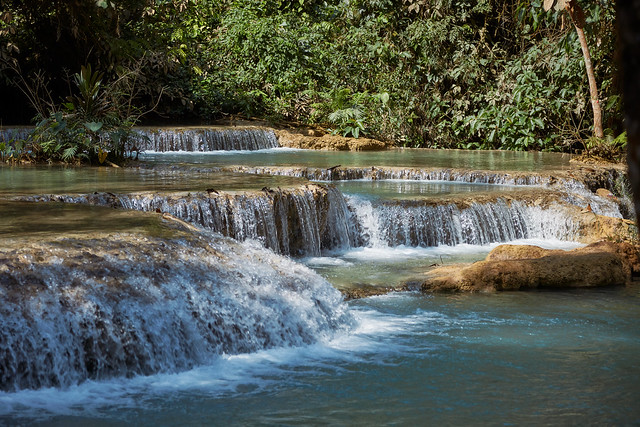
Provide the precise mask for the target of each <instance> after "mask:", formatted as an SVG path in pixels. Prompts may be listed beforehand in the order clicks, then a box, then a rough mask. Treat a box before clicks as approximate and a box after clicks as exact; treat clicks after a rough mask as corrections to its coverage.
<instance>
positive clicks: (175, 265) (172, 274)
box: [0, 233, 351, 391]
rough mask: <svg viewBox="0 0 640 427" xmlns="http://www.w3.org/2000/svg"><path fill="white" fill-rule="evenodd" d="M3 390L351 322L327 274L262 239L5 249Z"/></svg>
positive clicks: (127, 237) (284, 340)
mask: <svg viewBox="0 0 640 427" xmlns="http://www.w3.org/2000/svg"><path fill="white" fill-rule="evenodd" d="M0 301H1V303H0V389H1V390H5V391H16V390H21V389H38V388H42V387H52V386H55V387H67V386H70V385H73V384H78V383H81V382H83V381H85V380H87V379H106V378H112V377H131V376H135V375H149V374H153V373H158V372H177V371H182V370H185V369H189V368H191V367H193V366H195V365H199V364H205V363H211V362H212V360H214V359H215V358H216V357H218V356H220V355H222V354H238V353H247V352H255V351H258V350H262V349H268V348H274V347H289V346H300V345H306V344H310V343H315V342H318V341H321V340H323V339H328V338H330V337H332V336H333V335H334V334H335V333H336V332H337V331H339V330H343V329H345V328H348V327H349V325H350V322H351V317H350V315H349V314H348V312H347V311H346V306H345V305H344V304H343V303H342V298H341V296H340V294H339V293H338V291H336V290H335V289H334V288H333V287H332V286H331V285H330V284H329V283H327V282H326V281H325V280H324V279H322V278H321V277H320V276H318V275H317V274H315V273H313V272H312V271H311V270H309V269H307V268H306V267H304V266H301V265H299V264H296V263H294V262H292V261H290V260H288V259H285V258H282V257H280V256H278V255H275V254H273V253H272V252H270V251H267V250H265V249H263V248H261V247H259V246H258V245H252V244H248V243H244V244H240V243H237V242H234V241H232V240H230V239H225V238H223V237H220V236H219V235H215V234H207V233H202V234H198V235H188V236H185V237H182V238H175V239H160V238H153V237H148V236H141V235H131V234H112V235H102V236H99V237H95V238H91V239H82V238H70V239H61V240H53V241H47V242H42V241H40V242H37V243H34V244H30V245H24V244H13V245H12V244H11V242H4V244H3V245H2V247H1V248H0Z"/></svg>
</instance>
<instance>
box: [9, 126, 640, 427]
mask: <svg viewBox="0 0 640 427" xmlns="http://www.w3.org/2000/svg"><path fill="white" fill-rule="evenodd" d="M146 132H148V135H151V136H153V135H152V134H154V133H153V132H151V131H146ZM189 132H191V133H189ZM189 132H186V133H185V132H182V133H181V134H180V135H178V136H176V135H175V134H171V133H170V132H165V133H162V132H155V135H156V136H155V137H156V142H154V144H156V145H158V144H160V145H158V147H160V146H161V144H164V145H162V147H165V148H156V150H157V151H163V150H166V149H170V148H171V147H174V145H171V144H177V142H176V141H179V142H180V141H181V142H180V144H183V145H182V146H180V148H179V149H181V150H184V149H190V150H194V151H198V150H210V149H212V148H211V147H209V146H204V145H202V144H204V143H203V142H202V138H205V137H204V136H203V135H204V134H202V133H198V132H196V131H189ZM194 132H196V133H195V134H194ZM234 132H236V131H234ZM237 134H238V133H237V132H236V134H235V136H233V137H229V138H230V140H232V141H235V142H232V143H230V144H231V145H229V146H227V147H226V148H220V147H219V146H215V147H214V148H213V149H215V150H229V149H231V150H238V149H244V150H251V149H256V148H258V151H252V152H248V151H246V152H245V151H215V152H201V153H199V154H195V153H171V152H168V153H159V152H155V153H154V152H148V153H146V154H145V155H144V156H143V158H144V159H145V160H146V161H147V162H149V163H148V164H147V165H146V166H144V167H141V168H137V169H122V170H115V169H109V168H83V169H77V168H58V167H46V168H29V167H4V166H3V167H0V298H1V300H2V304H0V311H1V312H2V314H1V315H0V323H1V324H2V328H0V390H2V391H0V424H7V425H14V424H29V425H65V426H68V425H87V424H92V425H114V424H118V425H122V424H133V425H178V424H180V425H182V424H198V425H203V424H204V425H257V424H268V425H274V424H276V425H291V424H296V425H297V424H319V423H323V424H340V425H352V424H356V425H370V424H375V425H380V424H401V425H411V424H425V423H426V424H456V425H461V424H471V425H473V424H505V423H506V424H583V423H587V424H623V425H631V424H637V423H640V409H639V408H638V406H637V404H636V403H637V397H638V395H639V393H640V363H639V362H638V359H637V354H638V353H639V352H640V332H639V331H640V329H639V328H638V322H639V321H640V286H638V285H637V284H634V285H631V286H628V287H620V288H608V289H599V290H573V291H558V292H526V293H501V294H481V295H478V294H475V295H422V294H420V293H415V292H400V293H391V294H389V295H386V296H378V297H370V298H365V299H361V300H353V301H349V302H344V301H343V300H342V298H341V296H340V294H339V292H338V291H337V290H336V289H347V288H350V287H353V286H380V287H388V286H396V285H398V284H399V283H411V281H413V280H419V278H420V277H421V276H422V274H423V273H424V272H425V271H426V270H427V269H428V268H430V266H431V265H433V264H442V263H451V262H472V261H475V260H478V259H482V258H483V257H484V256H485V255H486V254H487V253H488V252H489V251H490V249H491V248H492V247H495V246H496V245H498V244H500V243H502V242H510V243H516V244H518V243H528V244H537V245H540V246H543V247H549V248H560V249H571V248H575V247H578V246H580V245H581V244H580V243H579V242H577V241H576V240H577V235H578V234H577V233H578V232H579V230H578V229H577V226H576V224H575V223H573V222H572V221H569V220H568V219H567V217H566V215H564V214H563V212H564V211H563V209H565V208H566V207H567V206H569V207H571V206H574V207H575V208H576V209H581V208H583V207H584V206H587V205H590V206H592V208H593V209H594V211H598V212H599V213H603V214H605V213H606V214H610V215H614V216H619V215H620V211H619V210H618V206H617V204H615V203H612V202H611V201H609V200H605V199H603V198H599V197H597V196H595V195H593V194H592V193H590V191H589V190H587V189H586V188H584V187H583V186H580V185H577V184H575V183H574V182H569V181H566V182H564V181H563V182H559V183H558V180H556V179H555V178H554V171H566V170H567V169H568V168H570V165H569V163H568V159H567V158H566V157H563V156H555V155H548V154H545V153H503V152H472V153H469V152H446V151H442V152H441V151H434V150H390V151H385V152H382V153H328V152H306V151H301V150H288V149H280V148H269V149H267V150H263V149H259V148H260V147H258V146H253V148H250V143H249V142H248V141H249V140H255V139H256V138H258V137H259V138H264V135H250V137H249V139H248V140H245V139H246V138H245V136H242V135H240V136H238V135H237ZM185 135H187V136H185ZM189 135H190V136H189ZM194 135H195V136H194ZM151 136H149V140H152V138H151ZM198 138H201V139H198ZM207 138H208V139H209V140H212V138H213V137H211V136H208V137H207ZM205 139H206V138H205ZM267 139H268V138H267ZM233 144H236V145H235V146H234V145H233ZM230 147H231V148H230ZM233 147H236V148H233ZM337 165H340V167H339V168H334V169H328V168H331V167H333V166H337ZM349 168H351V169H349ZM376 170H377V172H376ZM513 171H515V172H513ZM372 172H375V173H374V174H372ZM522 172H527V173H528V174H529V175H530V177H529V178H526V177H525V175H518V174H521V173H522ZM537 172H541V173H540V174H537ZM310 173H311V174H315V175H314V176H313V178H314V179H316V180H318V181H317V182H316V183H311V182H309V181H308V180H307V177H309V174H310ZM516 176H518V178H517V179H516V178H514V177H516ZM353 178H357V179H358V180H354V179H353ZM329 181H330V182H329ZM540 200H545V202H544V203H542V202H540ZM114 207H115V209H114ZM141 211H143V212H141ZM157 211H159V213H158V212H157ZM168 214H169V215H168ZM193 226H196V227H199V228H198V229H197V230H194V229H193ZM225 236H229V237H225ZM230 237H232V238H233V239H232V238H230ZM265 247H266V248H265Z"/></svg>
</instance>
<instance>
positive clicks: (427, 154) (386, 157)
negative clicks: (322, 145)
mask: <svg viewBox="0 0 640 427" xmlns="http://www.w3.org/2000/svg"><path fill="white" fill-rule="evenodd" d="M140 158H141V160H145V161H150V162H154V163H172V164H179V163H185V164H194V163H195V164H207V165H211V166H228V165H245V166H292V167H294V166H306V167H316V168H330V167H333V166H337V165H341V166H342V167H371V166H380V167H382V166H387V167H394V166H398V167H412V168H456V169H458V168H460V169H471V170H489V171H523V172H526V171H530V172H537V171H543V170H558V169H568V168H569V167H570V164H569V160H570V158H571V156H570V155H567V154H560V153H543V152H514V151H499V150H493V151H487V150H485V151H480V150H478V151H466V150H431V149H424V148H420V149H411V148H394V149H389V150H385V151H357V152H354V151H320V150H296V149H288V148H279V149H271V150H259V151H213V152H209V153H201V152H198V153H195V152H174V153H154V152H146V153H144V154H143V155H142V156H141V157H140Z"/></svg>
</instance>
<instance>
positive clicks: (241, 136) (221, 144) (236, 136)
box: [137, 127, 279, 152]
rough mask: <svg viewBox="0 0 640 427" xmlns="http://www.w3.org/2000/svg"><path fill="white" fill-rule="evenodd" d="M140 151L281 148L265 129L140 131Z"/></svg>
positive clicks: (273, 134)
mask: <svg viewBox="0 0 640 427" xmlns="http://www.w3.org/2000/svg"><path fill="white" fill-rule="evenodd" d="M137 132H138V134H139V135H140V136H141V138H139V142H138V148H139V149H140V151H158V152H165V151H192V152H205V151H218V150H225V151H230V150H262V149H267V148H276V147H279V144H278V140H277V138H276V135H275V133H274V131H273V130H271V129H262V128H253V127H251V128H219V129H216V128H210V129H209V128H200V129H152V130H149V129H138V130H137Z"/></svg>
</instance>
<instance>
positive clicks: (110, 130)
mask: <svg viewBox="0 0 640 427" xmlns="http://www.w3.org/2000/svg"><path fill="white" fill-rule="evenodd" d="M73 81H74V83H75V86H76V88H77V93H74V94H72V95H69V96H68V97H67V98H66V99H67V102H66V103H64V104H63V105H62V108H61V109H59V110H54V111H51V112H50V114H49V116H48V117H44V118H42V119H41V120H40V121H39V122H38V124H37V125H36V128H35V130H34V131H33V133H32V134H31V135H30V137H29V142H30V144H31V145H32V149H33V152H34V154H35V155H36V157H37V158H39V159H46V160H47V161H63V162H65V163H73V162H92V163H104V162H105V160H106V159H107V156H108V155H109V154H111V157H112V158H113V160H116V161H119V160H122V158H123V157H124V156H125V155H126V153H127V152H128V151H130V147H129V146H128V144H130V143H131V141H130V140H131V139H132V138H133V137H134V133H133V132H132V130H131V128H132V127H133V125H134V124H135V122H136V120H137V118H136V117H135V116H128V115H123V113H124V112H125V106H123V105H122V104H121V100H120V98H119V96H118V94H119V90H118V83H119V82H122V80H119V81H116V82H114V83H113V84H111V85H108V86H107V87H104V86H103V83H102V74H101V73H98V72H95V71H92V69H91V66H90V65H87V66H83V67H81V69H80V73H78V74H76V75H74V78H73Z"/></svg>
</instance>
